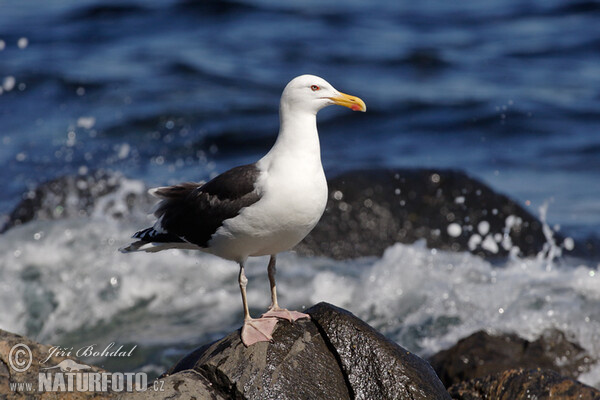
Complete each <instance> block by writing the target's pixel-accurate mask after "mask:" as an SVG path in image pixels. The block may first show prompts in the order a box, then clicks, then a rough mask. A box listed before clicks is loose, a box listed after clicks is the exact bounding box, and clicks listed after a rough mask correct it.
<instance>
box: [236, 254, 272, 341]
mask: <svg viewBox="0 0 600 400" xmlns="http://www.w3.org/2000/svg"><path fill="white" fill-rule="evenodd" d="M238 281H239V284H240V290H241V292H242V304H243V306H244V326H243V327H242V343H244V345H245V346H246V347H248V346H252V345H253V344H254V343H258V342H272V341H273V336H272V334H273V330H274V329H275V325H276V324H277V319H275V318H259V319H254V318H252V317H251V316H250V310H249V309H248V299H247V297H246V285H247V284H248V278H246V274H244V265H243V264H242V263H240V275H239V278H238Z"/></svg>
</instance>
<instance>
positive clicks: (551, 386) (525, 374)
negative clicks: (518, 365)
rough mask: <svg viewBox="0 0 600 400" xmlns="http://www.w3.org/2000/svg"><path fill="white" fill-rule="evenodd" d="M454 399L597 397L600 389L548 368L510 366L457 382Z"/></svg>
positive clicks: (566, 399)
mask: <svg viewBox="0 0 600 400" xmlns="http://www.w3.org/2000/svg"><path fill="white" fill-rule="evenodd" d="M449 392H450V394H451V395H452V398H453V399H454V400H484V399H485V400H516V399H537V400H550V399H560V400H575V399H577V400H599V399H600V391H599V390H596V389H594V388H592V387H589V386H586V385H584V384H582V383H580V382H577V381H575V380H573V379H570V378H566V377H564V376H561V375H560V374H558V373H557V372H554V371H549V370H542V369H537V370H525V369H513V370H508V371H504V372H501V373H499V374H496V375H491V376H487V377H485V378H478V379H473V380H470V381H468V382H462V383H458V384H456V385H453V386H452V387H450V389H449Z"/></svg>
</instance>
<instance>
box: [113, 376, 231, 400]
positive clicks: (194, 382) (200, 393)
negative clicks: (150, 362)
mask: <svg viewBox="0 0 600 400" xmlns="http://www.w3.org/2000/svg"><path fill="white" fill-rule="evenodd" d="M163 399H169V400H176V399H181V400H183V399H185V400H188V399H198V400H227V399H230V397H229V396H227V395H225V394H223V393H221V392H219V391H218V390H216V389H215V388H214V386H213V384H212V383H210V382H209V381H208V380H207V379H206V378H205V377H204V376H202V375H200V374H199V373H198V372H196V371H189V370H188V371H182V372H180V373H178V374H175V375H171V376H167V377H165V378H163V379H161V380H160V381H157V384H155V383H154V382H153V383H152V384H151V385H149V386H148V389H147V390H146V391H144V392H131V393H123V394H121V395H119V396H117V397H116V400H163Z"/></svg>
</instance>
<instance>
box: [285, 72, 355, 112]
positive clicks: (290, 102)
mask: <svg viewBox="0 0 600 400" xmlns="http://www.w3.org/2000/svg"><path fill="white" fill-rule="evenodd" d="M332 104H337V105H340V106H344V107H348V108H350V109H352V110H354V111H363V112H364V111H366V110H367V106H366V105H365V102H364V101H362V100H361V99H359V98H358V97H355V96H350V95H347V94H344V93H341V92H339V91H337V90H336V89H335V88H334V87H333V86H331V84H329V82H327V81H326V80H325V79H323V78H319V77H318V76H314V75H301V76H298V77H296V78H294V79H292V80H291V81H290V83H288V84H287V86H286V87H285V89H284V90H283V94H282V95H281V111H282V112H283V111H284V110H293V111H305V112H308V113H311V114H314V115H316V114H317V112H318V111H319V110H320V109H322V108H324V107H327V106H330V105H332Z"/></svg>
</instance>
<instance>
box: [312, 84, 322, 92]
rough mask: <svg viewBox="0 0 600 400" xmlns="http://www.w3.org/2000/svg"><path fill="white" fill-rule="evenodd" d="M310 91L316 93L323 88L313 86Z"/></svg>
mask: <svg viewBox="0 0 600 400" xmlns="http://www.w3.org/2000/svg"><path fill="white" fill-rule="evenodd" d="M310 89H311V90H312V91H313V92H316V91H317V90H321V88H320V87H318V86H317V85H312V86H311V87H310Z"/></svg>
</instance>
